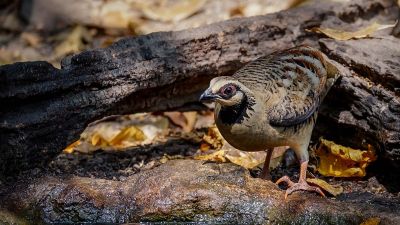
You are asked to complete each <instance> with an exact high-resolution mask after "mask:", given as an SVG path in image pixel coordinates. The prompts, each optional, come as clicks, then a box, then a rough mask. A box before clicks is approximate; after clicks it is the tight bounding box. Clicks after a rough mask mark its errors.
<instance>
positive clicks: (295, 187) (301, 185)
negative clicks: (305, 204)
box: [276, 161, 325, 199]
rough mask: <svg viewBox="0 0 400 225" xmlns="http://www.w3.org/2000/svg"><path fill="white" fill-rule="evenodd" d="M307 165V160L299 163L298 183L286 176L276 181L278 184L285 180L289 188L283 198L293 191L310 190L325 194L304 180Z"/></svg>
mask: <svg viewBox="0 0 400 225" xmlns="http://www.w3.org/2000/svg"><path fill="white" fill-rule="evenodd" d="M307 165H308V161H303V162H301V164H300V178H299V182H298V183H294V182H293V181H291V180H290V178H289V177H288V176H284V177H282V178H280V179H279V180H277V181H276V184H280V183H282V182H286V183H287V184H288V186H289V188H288V189H287V190H286V193H285V199H286V198H287V196H288V195H290V194H292V193H293V192H295V191H311V192H317V193H318V194H320V195H322V196H324V197H325V194H324V193H323V192H322V191H321V189H319V188H318V187H313V186H310V185H309V184H308V183H307V181H306V173H307Z"/></svg>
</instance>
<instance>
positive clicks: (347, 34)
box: [306, 22, 397, 41]
mask: <svg viewBox="0 0 400 225" xmlns="http://www.w3.org/2000/svg"><path fill="white" fill-rule="evenodd" d="M396 24H397V22H396V23H395V24H391V25H384V24H378V23H376V22H374V23H373V24H371V25H369V26H368V27H365V28H363V29H360V30H358V31H354V32H351V31H342V30H336V29H331V28H320V27H314V28H311V29H310V30H306V31H311V32H315V33H323V34H325V35H326V36H328V37H330V38H333V39H335V40H340V41H345V40H350V39H352V38H355V39H359V38H365V37H368V36H370V35H372V34H373V33H374V32H376V31H378V30H383V29H386V28H391V27H394V26H396Z"/></svg>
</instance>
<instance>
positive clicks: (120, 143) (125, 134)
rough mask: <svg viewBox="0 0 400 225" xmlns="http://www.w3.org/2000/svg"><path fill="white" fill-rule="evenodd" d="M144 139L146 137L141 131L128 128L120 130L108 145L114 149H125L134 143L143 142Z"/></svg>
mask: <svg viewBox="0 0 400 225" xmlns="http://www.w3.org/2000/svg"><path fill="white" fill-rule="evenodd" d="M145 139H146V135H145V134H144V133H143V131H142V130H140V129H139V128H137V127H135V126H130V127H125V128H124V129H122V130H121V131H120V132H119V134H118V135H117V136H115V137H114V138H113V139H112V140H111V142H110V143H109V144H110V145H112V146H114V147H116V148H126V147H128V146H131V144H134V143H135V142H138V141H144V140H145Z"/></svg>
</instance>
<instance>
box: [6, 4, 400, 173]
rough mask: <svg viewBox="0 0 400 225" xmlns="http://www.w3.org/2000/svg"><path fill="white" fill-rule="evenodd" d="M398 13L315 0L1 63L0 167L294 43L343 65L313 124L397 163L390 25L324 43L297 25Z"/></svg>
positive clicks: (39, 155)
mask: <svg viewBox="0 0 400 225" xmlns="http://www.w3.org/2000/svg"><path fill="white" fill-rule="evenodd" d="M398 14H399V9H398V6H397V5H396V3H395V1H389V0H385V1H377V0H370V1H351V3H348V4H343V3H318V4H314V5H310V6H306V7H303V8H296V9H292V10H288V11H283V12H279V13H275V14H270V15H265V16H259V17H252V18H242V19H233V20H229V21H224V22H221V23H216V24H212V25H209V26H204V27H200V28H197V29H189V30H183V31H179V32H163V33H153V34H150V35H144V36H139V37H135V38H127V39H123V40H121V41H118V42H116V43H115V44H113V45H112V46H110V47H108V48H105V49H97V50H91V51H86V52H82V53H80V54H77V55H74V56H72V57H68V58H66V59H64V60H63V61H62V63H61V64H62V68H61V69H56V68H54V67H53V66H51V65H50V64H49V63H46V62H23V63H16V64H12V65H6V66H2V67H0V105H1V113H0V116H1V120H0V129H1V130H0V143H1V154H0V165H1V168H0V171H1V172H2V173H1V174H3V175H4V174H10V173H14V172H15V171H17V170H20V169H27V168H31V167H32V166H34V165H37V164H38V163H39V162H47V161H48V160H49V159H51V158H52V157H54V156H55V155H56V154H58V153H59V152H60V151H61V149H63V148H64V147H65V146H66V145H67V144H69V143H71V142H72V141H74V140H76V139H77V138H78V137H79V133H80V132H81V131H82V130H83V129H84V127H85V126H86V125H87V124H88V123H90V122H93V121H94V120H96V119H100V118H102V117H104V116H107V115H112V114H126V113H134V112H142V111H154V110H167V109H172V108H176V107H180V106H182V105H185V104H189V103H191V102H196V101H197V98H198V96H199V93H200V92H201V91H202V90H203V89H204V88H205V87H206V85H207V83H208V81H209V80H210V79H211V78H212V77H214V76H219V75H230V74H232V73H233V72H234V71H235V70H237V69H238V68H240V67H241V66H243V65H244V64H245V63H247V62H249V61H250V60H253V59H255V58H257V57H259V56H261V55H265V54H268V53H271V52H272V51H274V50H277V49H284V48H288V47H292V46H295V45H298V44H302V43H307V44H310V45H312V46H315V47H319V45H321V47H322V48H321V49H322V50H323V51H325V52H326V53H327V54H328V55H330V56H331V57H333V58H334V59H335V60H337V61H339V62H341V63H344V65H345V66H347V67H348V68H349V69H350V70H352V71H353V75H352V76H347V77H344V78H343V79H342V80H341V81H340V82H339V84H338V86H337V87H336V88H334V89H333V90H332V93H331V94H330V97H328V99H327V101H326V103H325V106H324V107H325V109H324V110H323V111H322V119H321V121H322V122H321V123H320V126H323V125H324V124H325V125H326V124H334V125H335V126H337V127H339V128H346V129H347V128H348V129H350V130H351V131H357V132H362V134H365V137H366V138H368V140H366V142H368V143H371V144H373V145H376V146H377V147H379V148H378V149H379V151H380V152H381V153H384V154H382V155H383V156H384V157H387V158H389V159H391V160H395V161H396V162H399V158H400V149H399V147H398V146H399V145H400V135H399V133H400V125H399V124H400V118H399V114H398V113H399V90H398V87H399V85H398V84H399V82H400V78H399V74H400V73H399V68H400V67H399V66H400V65H399V64H400V63H399V62H400V60H399V55H400V49H399V47H398V46H400V41H399V40H398V39H395V38H391V37H390V36H389V35H388V33H390V31H388V32H387V34H383V35H384V36H382V37H380V38H372V39H367V40H357V41H356V40H355V41H349V42H336V41H332V40H324V39H320V38H321V36H319V35H317V34H313V33H308V32H306V31H305V29H306V28H311V27H314V26H325V27H338V28H351V29H356V28H359V27H362V26H366V25H368V24H370V22H371V21H373V20H378V21H382V23H393V22H394V21H395V20H396V19H397V17H398ZM319 40H320V42H319ZM380 45H384V46H385V49H386V50H390V52H389V53H390V54H388V53H387V51H386V50H381V49H380ZM360 49H361V50H360ZM385 80H386V81H385ZM318 130H323V129H318ZM341 134H343V133H342V132H335V133H333V132H331V135H332V136H340V135H341ZM344 144H345V143H344ZM359 144H360V143H359Z"/></svg>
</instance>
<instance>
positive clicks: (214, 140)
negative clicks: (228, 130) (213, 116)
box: [201, 125, 224, 150]
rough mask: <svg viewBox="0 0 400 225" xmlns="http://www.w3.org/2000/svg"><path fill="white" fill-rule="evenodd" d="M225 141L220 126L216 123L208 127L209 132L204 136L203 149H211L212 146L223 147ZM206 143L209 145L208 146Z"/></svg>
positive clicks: (215, 147)
mask: <svg viewBox="0 0 400 225" xmlns="http://www.w3.org/2000/svg"><path fill="white" fill-rule="evenodd" d="M223 143H224V139H223V137H222V135H221V133H220V132H219V130H218V128H217V127H216V126H215V125H214V126H212V127H210V128H208V132H207V134H206V135H204V136H203V142H202V145H201V149H202V150H206V149H210V148H211V147H212V148H214V149H221V147H222V145H223ZM206 145H208V146H209V147H208V148H207V147H206Z"/></svg>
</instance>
